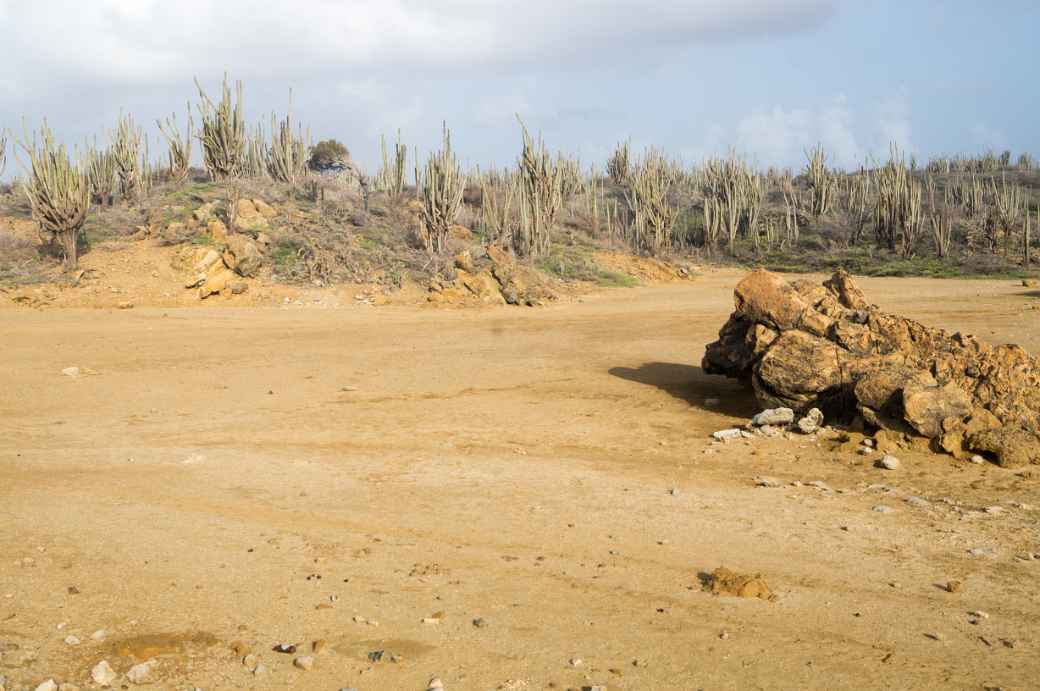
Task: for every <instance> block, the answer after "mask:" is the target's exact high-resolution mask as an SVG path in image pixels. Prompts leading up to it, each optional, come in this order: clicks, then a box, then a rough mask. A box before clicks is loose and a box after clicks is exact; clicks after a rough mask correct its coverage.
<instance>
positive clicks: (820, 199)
mask: <svg viewBox="0 0 1040 691" xmlns="http://www.w3.org/2000/svg"><path fill="white" fill-rule="evenodd" d="M805 156H806V158H807V159H808V161H807V163H806V165H805V176H806V177H807V178H808V179H809V212H810V213H811V214H812V216H813V218H819V217H820V216H822V215H824V214H825V213H827V211H828V210H829V209H830V206H831V199H832V196H833V192H834V186H835V181H834V175H833V174H832V173H831V172H830V171H829V170H827V155H826V154H825V153H824V151H823V147H822V146H819V145H818V146H816V148H814V149H812V150H810V151H807V152H806V153H805Z"/></svg>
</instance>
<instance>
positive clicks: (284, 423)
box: [0, 272, 1040, 691]
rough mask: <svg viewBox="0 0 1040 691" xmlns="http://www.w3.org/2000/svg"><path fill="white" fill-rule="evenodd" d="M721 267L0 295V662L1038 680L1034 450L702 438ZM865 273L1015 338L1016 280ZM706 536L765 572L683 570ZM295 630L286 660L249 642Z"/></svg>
mask: <svg viewBox="0 0 1040 691" xmlns="http://www.w3.org/2000/svg"><path fill="white" fill-rule="evenodd" d="M739 276H740V274H737V273H729V272H721V273H716V274H711V275H708V276H706V277H703V278H701V279H699V280H697V281H695V282H692V283H689V284H683V285H679V286H666V287H656V288H645V289H638V290H617V291H608V292H604V293H600V294H597V295H592V296H588V297H586V298H585V299H584V301H583V302H580V303H578V302H574V303H564V304H558V305H554V306H551V307H546V308H541V309H535V310H521V309H518V308H494V309H483V310H466V311H448V312H445V311H433V310H428V309H415V308H405V307H382V308H366V307H352V308H347V309H316V308H314V309H305V308H300V309H276V308H233V307H231V308H229V307H224V308H219V309H216V308H205V307H203V308H195V309H173V308H170V309H160V308H143V309H142V308H137V309H133V310H125V311H119V310H83V311H79V310H54V309H48V310H45V311H30V310H5V311H3V312H0V342H2V347H3V352H4V357H3V358H2V360H0V392H2V393H0V526H2V527H0V554H2V555H3V559H2V560H0V653H2V654H3V658H2V660H0V675H2V676H6V677H7V680H8V682H7V683H8V688H11V687H14V688H19V687H21V686H29V688H35V685H36V684H38V683H40V682H42V681H44V680H46V679H48V678H54V679H55V680H56V681H58V682H72V683H75V684H78V685H80V686H81V687H83V688H87V687H89V685H90V669H91V668H92V667H93V666H94V665H95V664H96V663H97V662H99V661H100V660H102V659H107V660H108V662H109V663H110V664H111V666H112V667H113V669H114V670H115V671H116V673H117V674H119V675H120V679H119V680H118V681H117V682H116V684H117V685H118V684H120V683H124V679H123V678H122V675H123V674H125V672H126V671H127V670H128V669H129V668H130V667H131V665H133V664H134V663H136V662H142V661H144V660H146V659H149V658H152V657H155V658H156V659H157V660H158V661H159V664H158V666H157V667H156V668H155V670H154V671H153V673H152V675H153V676H152V677H151V680H152V684H153V686H154V687H155V688H188V687H192V686H198V687H201V688H204V689H207V690H208V689H231V688H275V687H278V688H285V687H287V686H288V687H292V688H306V689H339V688H344V687H355V688H358V689H361V690H369V689H406V690H407V689H417V690H419V691H421V690H422V689H425V688H426V684H427V683H428V682H429V680H430V679H431V677H434V676H437V677H440V678H441V679H443V681H444V685H445V687H446V689H448V690H449V691H454V690H456V689H495V688H512V689H542V688H559V689H566V688H574V689H580V688H581V687H583V686H594V685H605V686H606V687H607V688H608V689H694V688H707V689H720V688H734V689H735V688H756V687H760V688H781V687H786V688H838V687H847V688H893V687H896V688H937V687H948V688H979V689H981V688H983V687H985V686H999V687H1002V688H1005V689H1016V688H1023V689H1024V688H1030V687H1031V686H1033V685H1034V684H1035V680H1036V678H1037V674H1038V673H1040V656H1038V655H1037V654H1036V653H1037V649H1038V645H1040V639H1038V637H1037V634H1036V628H1035V621H1036V619H1037V616H1038V615H1040V596H1038V594H1037V588H1036V583H1037V581H1038V576H1040V561H1037V560H1032V559H1029V558H1028V555H1030V554H1033V553H1038V552H1040V532H1038V528H1037V525H1038V522H1037V519H1038V517H1040V511H1038V510H1037V507H1038V505H1040V474H1038V470H1040V469H1038V468H1037V467H1036V466H1033V467H1029V468H1024V469H1016V470H1005V469H1001V468H998V467H996V466H993V465H988V464H987V465H975V464H972V463H970V462H966V461H958V460H954V459H952V458H950V457H945V456H935V455H929V454H920V453H916V452H901V453H899V454H898V455H899V456H900V460H901V466H900V468H899V469H898V470H895V471H884V470H880V469H878V468H876V467H874V465H873V461H874V459H873V458H872V457H870V456H862V455H860V454H858V453H855V452H854V449H849V448H845V449H841V448H835V446H836V445H835V444H832V443H829V442H827V441H826V440H825V439H823V438H821V439H819V440H817V441H816V442H813V441H810V440H808V439H806V438H800V437H795V438H793V439H756V440H754V441H748V442H735V443H732V444H728V445H714V444H712V442H711V439H710V433H711V432H712V431H715V430H718V429H721V428H724V427H732V426H734V425H738V424H742V423H743V422H744V421H745V419H746V418H747V417H748V416H750V415H751V414H753V413H754V412H756V404H755V402H754V397H753V396H752V395H751V393H750V392H749V391H745V390H743V389H742V388H740V386H739V385H738V384H736V383H735V382H732V381H729V380H726V379H723V378H721V377H708V376H706V375H704V374H703V373H702V372H701V371H700V369H699V362H700V357H701V355H702V353H703V351H704V345H705V344H706V343H708V342H709V341H711V340H714V338H715V337H716V334H717V332H718V329H719V326H720V325H721V324H722V323H723V321H725V319H726V317H727V315H728V314H729V313H730V311H731V310H732V290H733V286H734V284H735V283H736V281H737V280H738V278H739ZM860 284H861V286H862V287H863V289H864V292H866V294H867V295H868V297H869V298H870V299H871V300H872V301H875V302H877V303H879V304H880V305H881V306H882V307H883V308H884V309H886V310H888V311H891V312H895V313H899V314H904V315H906V316H908V317H912V318H915V319H919V320H920V321H922V322H924V323H926V324H929V325H934V326H939V327H943V328H947V329H951V330H961V331H965V332H971V333H975V334H976V335H977V336H979V337H980V338H981V339H983V340H985V341H988V342H991V343H1001V342H1008V341H1010V342H1015V343H1018V344H1019V345H1021V346H1023V347H1024V348H1025V349H1026V350H1028V351H1029V352H1031V353H1034V354H1035V353H1037V352H1038V351H1040V324H1038V323H1037V319H1038V317H1037V316H1036V315H1037V314H1038V313H1037V312H1036V311H1035V310H1027V309H1026V307H1027V306H1029V305H1031V304H1035V303H1036V301H1037V300H1038V299H1040V297H1038V296H1037V295H1036V294H1035V290H1034V291H1033V292H1032V294H1030V290H1029V289H1025V288H1021V287H1018V286H1015V285H1013V284H1012V283H1011V282H1008V281H993V282H989V281H929V280H923V279H922V280H919V279H877V280H869V279H864V280H862V281H860ZM70 366H77V367H80V368H82V369H84V370H93V371H96V374H87V373H84V374H82V375H81V376H79V377H78V378H73V377H68V376H63V375H62V374H61V371H62V369H63V368H66V367H70ZM763 477H767V478H770V479H772V480H774V481H775V482H774V483H767V484H776V485H779V486H776V487H765V486H759V485H760V484H761V482H760V480H761V479H762V478H763ZM879 506H885V507H888V508H890V509H891V511H890V512H888V513H883V512H881V511H877V510H874V509H875V508H876V507H879ZM994 507H997V508H994ZM721 565H724V566H726V567H728V568H731V569H734V570H736V571H740V572H753V573H761V574H762V575H763V577H764V578H765V579H766V580H767V581H768V583H769V586H770V588H771V590H772V592H773V594H774V595H775V596H776V597H775V599H774V600H772V601H767V600H762V599H741V598H730V597H724V596H713V595H712V594H710V593H709V592H706V591H705V590H704V588H703V586H702V578H703V576H704V574H706V573H708V572H711V571H712V570H714V569H715V568H716V567H718V566H721ZM950 581H959V582H961V584H962V585H961V587H960V588H959V590H958V591H957V592H948V591H947V590H946V589H945V588H944V587H940V586H945V585H946V584H948V583H949V582H950ZM972 613H975V614H972ZM982 615H987V616H982ZM424 619H427V620H430V623H424V621H423V620H424ZM476 619H481V620H482V625H481V626H476V625H474V620H476ZM373 621H374V622H377V623H378V625H374V624H373V623H372V622H373ZM99 630H103V631H104V632H105V633H104V635H103V636H100V637H99V639H98V640H95V639H94V638H93V637H92V634H94V633H95V632H97V631H99ZM69 636H74V637H75V638H76V639H79V641H80V642H79V644H78V645H70V644H69V643H66V642H65V641H66V638H67V637H69ZM319 639H320V640H324V641H326V642H327V647H326V648H325V650H324V651H323V652H321V653H319V654H317V655H315V656H314V665H313V668H312V669H310V670H309V671H305V670H302V669H299V668H296V667H294V666H293V658H294V655H286V654H279V653H275V652H273V651H272V650H271V648H272V646H274V645H276V644H278V643H294V644H298V645H299V646H300V652H299V653H297V656H298V655H300V654H304V651H305V650H307V651H309V647H310V645H311V643H312V642H313V641H316V640H319ZM235 643H241V644H242V646H245V647H248V648H249V649H250V652H251V653H252V654H255V655H257V656H258V658H259V661H260V662H261V663H262V665H263V667H264V670H263V671H262V672H261V674H259V675H254V674H252V673H250V672H249V671H248V670H247V668H246V666H244V665H243V664H242V662H241V658H242V657H244V656H245V652H243V650H244V649H243V648H242V647H241V646H240V647H239V651H238V652H234V651H232V645H233V644H235ZM376 651H384V653H385V654H384V656H383V657H382V659H381V660H379V661H377V662H374V661H372V660H370V659H369V654H370V653H373V652H376ZM306 654H308V655H309V654H310V653H309V652H306ZM393 659H396V662H395V661H393ZM579 661H580V664H579ZM572 662H573V663H575V664H572ZM550 685H553V686H550Z"/></svg>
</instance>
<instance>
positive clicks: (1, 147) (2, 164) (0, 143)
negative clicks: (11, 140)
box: [0, 131, 7, 175]
mask: <svg viewBox="0 0 1040 691" xmlns="http://www.w3.org/2000/svg"><path fill="white" fill-rule="evenodd" d="M6 167H7V132H4V131H0V175H3V174H4V168H6Z"/></svg>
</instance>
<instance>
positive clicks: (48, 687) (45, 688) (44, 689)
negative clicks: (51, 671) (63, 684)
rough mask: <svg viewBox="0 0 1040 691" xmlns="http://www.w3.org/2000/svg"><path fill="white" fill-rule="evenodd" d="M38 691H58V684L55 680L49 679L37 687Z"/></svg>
mask: <svg viewBox="0 0 1040 691" xmlns="http://www.w3.org/2000/svg"><path fill="white" fill-rule="evenodd" d="M36 691H58V683H57V682H56V681H54V680H53V679H48V680H47V681H45V682H43V683H42V684H40V685H39V686H37V687H36Z"/></svg>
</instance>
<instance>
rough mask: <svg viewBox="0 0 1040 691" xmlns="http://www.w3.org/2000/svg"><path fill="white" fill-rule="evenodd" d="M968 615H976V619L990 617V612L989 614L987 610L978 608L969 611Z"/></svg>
mask: <svg viewBox="0 0 1040 691" xmlns="http://www.w3.org/2000/svg"><path fill="white" fill-rule="evenodd" d="M968 615H969V616H972V617H975V618H976V619H989V614H987V613H986V612H983V611H981V610H976V611H974V612H968Z"/></svg>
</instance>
